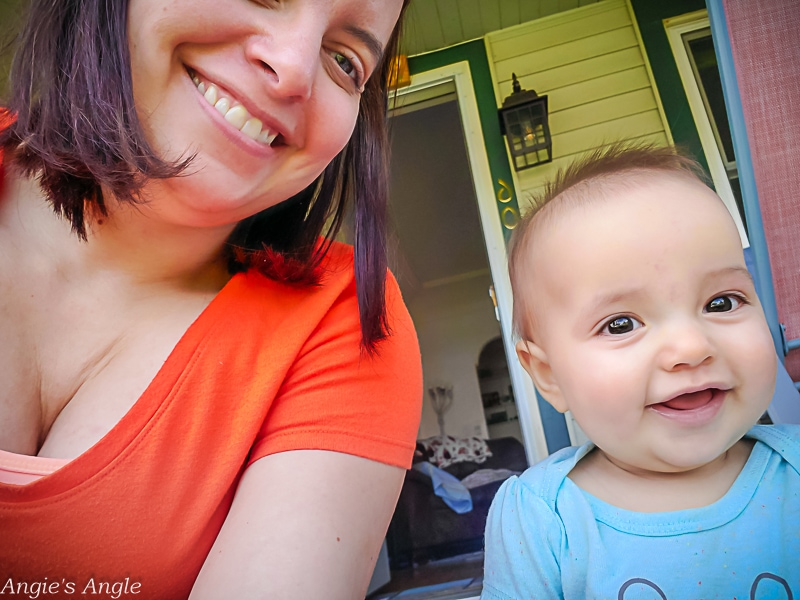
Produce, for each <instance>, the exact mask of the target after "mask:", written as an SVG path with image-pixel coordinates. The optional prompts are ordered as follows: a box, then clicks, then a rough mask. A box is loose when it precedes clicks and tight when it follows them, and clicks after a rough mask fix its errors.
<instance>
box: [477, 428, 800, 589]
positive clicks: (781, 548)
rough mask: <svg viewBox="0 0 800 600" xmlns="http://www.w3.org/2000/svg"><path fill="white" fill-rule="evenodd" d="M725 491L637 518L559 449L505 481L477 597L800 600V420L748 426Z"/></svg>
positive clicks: (576, 454)
mask: <svg viewBox="0 0 800 600" xmlns="http://www.w3.org/2000/svg"><path fill="white" fill-rule="evenodd" d="M747 437H750V438H754V439H756V440H758V441H757V442H756V444H755V446H754V447H753V450H752V453H751V454H750V458H749V459H748V461H747V464H746V465H745V467H744V469H743V470H742V472H741V473H740V474H739V477H738V478H737V479H736V481H735V482H734V484H733V486H732V487H731V489H730V490H729V491H728V493H727V494H725V496H724V497H723V498H721V499H720V500H718V501H717V502H715V503H714V504H711V505H710V506H706V507H704V508H697V509H690V510H681V511H675V512H666V513H637V512H632V511H628V510H623V509H620V508H616V507H614V506H611V505H610V504H607V503H605V502H602V501H601V500H599V499H597V498H595V497H593V496H591V495H590V494H587V493H586V492H584V491H582V490H581V489H580V488H578V487H577V486H576V485H575V484H574V483H573V482H572V480H571V479H569V478H568V477H567V473H569V471H570V470H571V469H572V467H573V466H574V465H575V464H576V463H577V462H578V461H579V460H580V459H581V458H582V457H583V456H585V455H586V454H587V453H588V452H589V451H590V450H591V449H592V448H593V446H592V445H591V444H587V445H584V446H581V447H580V448H565V449H563V450H561V451H559V452H557V453H555V454H553V455H552V456H550V457H549V458H547V459H546V460H544V461H543V462H541V463H539V464H538V465H536V466H534V467H531V468H530V469H528V470H527V471H525V473H523V474H522V475H521V476H520V477H512V478H510V479H509V480H507V481H506V482H505V483H504V484H503V486H502V487H501V488H500V490H499V491H498V492H497V496H496V497H495V499H494V502H493V503H492V508H491V510H490V511H489V518H488V521H487V524H486V564H485V576H484V588H483V594H482V596H481V598H482V600H507V599H509V598H513V599H522V598H524V599H526V600H527V599H529V598H537V599H538V598H565V599H567V600H569V599H576V600H577V599H580V600H584V599H586V598H603V599H606V598H608V599H612V600H638V599H647V600H658V599H662V600H687V599H691V598H698V599H699V598H709V599H710V598H726V599H728V600H731V599H734V598H737V599H741V600H747V599H755V598H758V599H764V598H776V599H781V600H782V599H791V598H798V600H800V474H799V473H798V472H799V471H800V426H797V425H772V426H756V427H754V428H753V429H752V430H750V432H749V433H748V434H747Z"/></svg>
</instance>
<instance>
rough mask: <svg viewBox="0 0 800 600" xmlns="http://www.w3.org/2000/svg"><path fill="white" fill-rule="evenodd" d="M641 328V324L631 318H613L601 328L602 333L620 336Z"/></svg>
mask: <svg viewBox="0 0 800 600" xmlns="http://www.w3.org/2000/svg"><path fill="white" fill-rule="evenodd" d="M641 326H642V323H641V322H640V321H639V320H638V319H634V318H633V317H614V318H613V319H611V320H610V321H609V322H608V323H606V324H605V325H604V326H603V330H602V333H609V334H611V335H620V334H622V333H630V332H631V331H633V330H634V329H638V328H639V327H641Z"/></svg>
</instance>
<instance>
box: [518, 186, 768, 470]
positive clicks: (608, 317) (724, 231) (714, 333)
mask: <svg viewBox="0 0 800 600" xmlns="http://www.w3.org/2000/svg"><path fill="white" fill-rule="evenodd" d="M639 177H641V178H642V179H641V181H640V182H638V183H635V184H628V185H627V186H625V187H622V186H619V187H617V188H616V189H615V190H614V191H611V192H609V194H608V198H604V199H600V200H597V201H590V202H589V203H587V204H586V205H584V206H580V207H578V208H570V209H568V210H566V212H565V214H563V215H559V216H557V217H556V218H554V219H553V220H552V224H550V225H548V226H547V228H545V230H544V231H542V232H541V233H539V234H538V237H537V239H536V240H535V241H534V242H533V250H532V251H533V252H535V255H534V257H533V260H532V261H531V263H532V267H531V270H532V271H533V273H532V278H531V282H530V283H529V289H528V290H527V292H528V293H529V298H530V302H529V304H531V305H533V304H535V306H536V313H535V316H536V319H535V322H536V323H537V327H536V332H535V334H534V337H536V340H535V342H536V346H538V348H539V349H540V351H541V353H542V355H543V356H544V357H545V367H544V370H543V371H541V373H543V375H542V374H541V373H540V375H539V381H537V385H539V388H540V391H542V392H543V394H544V395H545V397H547V399H548V400H549V401H550V402H551V403H552V404H553V405H554V406H555V407H556V408H557V409H559V410H567V409H568V410H570V411H572V414H573V416H574V417H575V419H576V420H577V422H578V423H579V425H580V426H581V428H583V429H584V431H585V432H586V433H587V435H588V436H589V438H590V439H591V440H592V441H593V442H594V443H595V444H596V445H597V446H598V447H599V448H601V449H602V450H603V451H604V452H605V453H606V454H607V455H608V456H609V457H610V458H613V459H615V460H616V461H617V462H619V463H624V464H625V465H628V466H630V467H632V468H634V469H642V470H645V471H659V472H677V471H685V470H690V469H693V468H696V467H700V466H702V465H704V464H707V463H709V462H711V461H712V460H714V459H715V458H717V457H718V456H720V455H721V454H722V453H723V452H725V450H727V449H728V448H730V447H731V446H732V445H733V444H734V443H735V442H736V441H737V440H738V439H740V438H741V436H742V435H743V434H744V433H745V432H746V431H747V430H748V429H749V428H750V427H751V426H752V425H753V424H754V423H755V422H756V421H757V420H758V418H759V416H760V415H761V414H762V413H763V411H764V410H765V409H766V407H767V405H768V404H769V402H770V399H771V397H772V393H773V386H774V382H775V369H776V355H775V350H774V347H773V345H772V339H771V337H770V333H769V329H768V328H767V324H766V321H765V319H764V315H763V312H762V309H761V306H760V304H759V302H758V299H757V298H756V294H755V289H754V287H753V282H752V280H751V278H750V276H749V274H748V273H747V269H746V267H745V263H744V257H743V254H742V248H741V242H740V240H739V236H738V234H737V230H736V227H735V226H734V224H733V221H732V219H731V217H730V215H729V214H728V212H727V210H726V209H725V207H724V205H723V204H722V202H720V200H719V199H718V198H717V197H716V196H715V195H714V194H713V192H711V191H710V190H708V189H707V188H706V187H705V186H704V185H702V184H701V183H699V182H695V181H691V180H689V179H683V178H680V177H677V176H674V175H664V174H654V175H651V174H647V175H639ZM534 282H535V283H534ZM534 285H535V286H537V287H536V288H535V289H534V287H533V286H534ZM521 357H522V355H521ZM523 362H524V360H523ZM527 366H529V365H527ZM530 371H531V369H530V368H529V372H530ZM534 378H535V379H536V377H534ZM540 384H541V385H540Z"/></svg>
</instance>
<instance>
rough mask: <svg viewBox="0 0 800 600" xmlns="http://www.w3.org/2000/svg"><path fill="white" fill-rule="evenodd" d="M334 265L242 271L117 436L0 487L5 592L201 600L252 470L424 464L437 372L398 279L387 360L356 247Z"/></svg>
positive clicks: (391, 294)
mask: <svg viewBox="0 0 800 600" xmlns="http://www.w3.org/2000/svg"><path fill="white" fill-rule="evenodd" d="M0 185H2V163H1V162H0ZM324 264H325V268H326V274H325V276H324V278H323V281H322V284H321V285H319V286H309V287H294V286H289V285H285V284H281V283H278V282H276V281H272V280H270V279H267V278H266V277H263V276H261V275H259V274H257V273H254V272H248V273H240V274H237V275H235V276H234V277H233V278H232V279H231V280H230V282H229V283H228V284H227V285H226V286H225V287H224V288H223V289H222V291H220V293H219V294H218V295H217V297H216V298H215V299H214V300H213V301H212V302H211V303H210V304H209V306H208V307H207V308H206V309H205V311H204V312H203V313H202V314H201V315H200V316H199V317H198V319H197V320H196V321H195V322H194V323H193V324H192V326H191V327H190V328H189V329H188V331H187V332H186V333H185V335H184V336H183V338H181V340H180V341H179V342H178V344H177V345H176V347H175V348H174V350H173V351H172V354H171V355H170V356H169V358H168V360H167V361H166V362H165V363H164V365H163V367H162V368H161V370H160V371H159V372H158V374H157V375H156V376H155V378H154V379H153V381H152V382H151V383H150V385H149V387H148V388H147V390H146V391H145V392H144V393H143V394H142V396H141V397H140V398H139V400H138V401H137V402H136V404H134V406H133V407H132V408H131V409H130V411H129V412H128V413H127V414H126V415H125V416H124V417H123V418H122V420H121V421H120V422H119V423H118V424H117V425H116V426H115V427H114V428H113V429H112V430H111V431H110V432H109V433H108V434H107V435H106V436H105V437H104V438H103V439H101V440H100V441H99V442H98V443H97V444H95V445H94V446H92V447H91V448H90V449H89V450H87V451H86V452H85V453H84V454H82V455H80V456H79V457H77V458H76V459H75V460H73V461H71V462H69V463H68V464H66V465H65V466H63V467H61V468H60V469H58V470H57V471H55V472H54V473H53V474H51V475H48V476H45V477H42V478H41V479H38V480H36V481H33V482H32V483H29V484H26V485H10V484H0V592H2V593H5V594H8V593H11V592H10V591H9V590H10V589H11V588H7V586H8V585H9V583H8V582H9V581H10V582H11V584H12V586H13V592H15V593H17V595H19V590H20V589H23V588H20V587H19V586H20V585H27V586H28V587H27V589H28V590H31V589H33V588H32V586H34V585H37V584H39V585H41V582H45V584H46V587H39V588H38V589H40V590H45V589H46V590H47V595H46V596H44V597H58V596H59V594H61V595H64V596H69V597H81V595H82V593H83V594H86V595H92V594H91V592H92V591H99V590H100V589H101V584H103V585H106V586H108V587H105V588H103V589H104V590H110V589H111V588H110V586H112V585H114V584H116V583H118V582H122V586H121V588H122V589H123V593H122V595H121V596H116V595H115V596H114V597H121V598H185V597H187V596H188V595H189V592H190V590H191V588H192V585H193V583H194V581H195V579H196V577H197V574H198V572H199V571H200V568H201V566H202V565H203V562H204V561H205V559H206V556H207V554H208V552H209V550H210V548H211V546H212V544H213V543H214V540H215V539H216V536H217V533H218V532H219V530H220V527H221V526H222V523H223V521H224V520H225V517H226V515H227V513H228V510H229V508H230V505H231V502H232V499H233V493H234V491H235V489H236V484H237V482H238V481H239V478H240V477H241V475H242V472H243V470H244V469H245V467H246V466H247V465H249V464H251V463H253V462H254V461H256V460H258V459H259V458H262V457H264V456H267V455H270V454H274V453H276V452H283V451H287V450H295V449H321V450H332V451H336V452H346V453H348V454H354V455H357V456H362V457H365V458H368V459H372V460H376V461H380V462H384V463H388V464H391V465H397V466H401V467H408V466H410V463H411V456H412V453H413V450H414V442H415V438H416V434H417V427H418V424H419V418H420V408H421V402H422V372H421V364H420V355H419V347H418V344H417V339H416V335H415V333H414V328H413V324H412V322H411V319H410V317H409V315H408V312H407V311H406V309H405V306H404V305H403V302H402V299H401V298H400V293H399V289H398V287H397V284H396V282H395V281H394V279H393V278H391V276H390V277H389V280H388V282H387V291H386V296H387V309H388V317H389V326H390V328H391V332H392V335H391V336H390V337H389V338H388V339H387V340H385V341H383V342H381V343H379V345H378V354H377V355H376V356H375V357H372V358H371V357H369V356H368V355H366V354H365V353H363V352H362V351H361V348H360V340H361V330H360V324H359V316H358V307H357V299H356V291H355V279H354V275H353V256H352V250H351V249H350V248H349V247H348V246H345V245H343V244H334V246H333V247H332V248H331V251H330V253H329V257H328V258H327V259H326V261H325V263H324ZM134 584H138V585H136V586H134ZM4 586H6V587H4ZM112 593H114V592H112V591H109V593H107V594H106V596H107V597H111V594H112ZM95 595H97V594H95Z"/></svg>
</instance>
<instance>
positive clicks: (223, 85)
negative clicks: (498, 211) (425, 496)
mask: <svg viewBox="0 0 800 600" xmlns="http://www.w3.org/2000/svg"><path fill="white" fill-rule="evenodd" d="M406 3H407V1H406V0H390V1H387V0H289V1H282V2H252V1H248V0H227V1H225V2H220V1H219V0H214V1H211V0H171V1H166V0H104V1H101V0H82V1H78V0H64V1H61V2H47V1H44V0H33V1H32V2H31V3H30V12H29V15H28V20H27V25H26V26H25V28H24V29H23V31H22V34H21V36H20V39H19V44H18V47H17V52H16V55H15V58H14V64H13V69H12V73H13V75H12V77H11V81H10V82H9V88H10V93H9V94H10V95H9V98H7V99H6V100H4V102H3V105H5V106H6V107H7V110H4V111H0V150H2V153H3V155H2V160H0V228H2V231H3V235H2V237H0V338H2V339H3V344H1V345H0V381H2V384H0V386H1V387H0V531H2V536H3V540H4V543H3V544H2V547H0V572H2V573H3V574H4V575H7V576H8V577H10V578H11V581H12V583H13V586H14V590H15V592H16V590H17V589H18V588H19V589H23V588H24V589H30V588H31V586H34V585H37V584H38V583H39V582H42V581H44V580H47V581H48V582H50V583H54V582H58V585H57V586H56V589H50V588H48V593H50V594H52V595H59V594H64V595H70V594H72V593H74V592H75V591H79V592H80V591H82V590H84V589H89V592H84V593H90V592H91V590H92V589H105V588H102V586H107V588H108V589H109V590H112V589H113V590H116V589H117V587H119V589H120V590H123V592H122V596H120V597H134V596H138V595H139V594H141V595H142V596H141V597H148V598H181V597H188V596H190V594H191V597H192V598H204V597H209V598H219V597H248V598H250V597H269V598H312V597H326V598H348V599H349V598H354V597H358V596H359V595H361V596H363V594H364V591H365V590H366V587H367V582H368V580H369V576H370V573H371V570H372V564H373V563H374V561H375V558H376V556H377V552H378V548H379V546H380V544H381V541H382V539H383V536H384V534H385V531H386V527H387V525H388V521H389V519H390V517H391V514H392V510H393V507H394V502H395V500H396V498H397V495H398V493H399V490H400V486H401V484H402V477H403V468H404V467H407V466H408V465H410V462H411V455H412V453H413V449H414V439H415V437H416V431H417V425H418V420H419V410H420V402H421V372H420V361H419V351H418V348H417V342H416V336H415V334H414V331H413V326H412V324H411V321H410V319H409V317H408V314H407V312H406V310H405V307H404V306H403V303H402V299H401V298H400V295H399V291H398V289H397V285H396V283H395V282H394V279H393V278H392V277H391V276H388V277H387V272H386V257H385V242H384V232H383V226H384V220H385V205H386V196H387V181H386V179H387V177H386V161H387V158H386V131H385V116H386V106H387V81H388V75H389V65H390V63H391V61H389V60H387V58H388V57H391V56H393V54H394V52H395V49H396V44H397V39H398V31H399V25H398V21H399V19H400V15H401V14H402V12H403V10H404V9H405V5H406ZM350 206H352V213H353V215H354V219H355V224H354V230H355V247H354V248H351V247H349V246H345V245H343V244H340V243H337V242H334V241H333V237H334V236H335V235H336V233H337V231H338V230H339V228H340V226H341V225H342V224H343V222H344V219H345V214H346V212H348V211H349V210H350V209H349V207H350ZM309 574H313V576H309ZM117 584H119V585H117ZM48 585H50V584H48ZM20 586H21V587H20ZM87 586H94V588H87ZM115 586H116V587H115ZM51 587H52V586H51ZM98 593H100V592H98Z"/></svg>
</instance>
